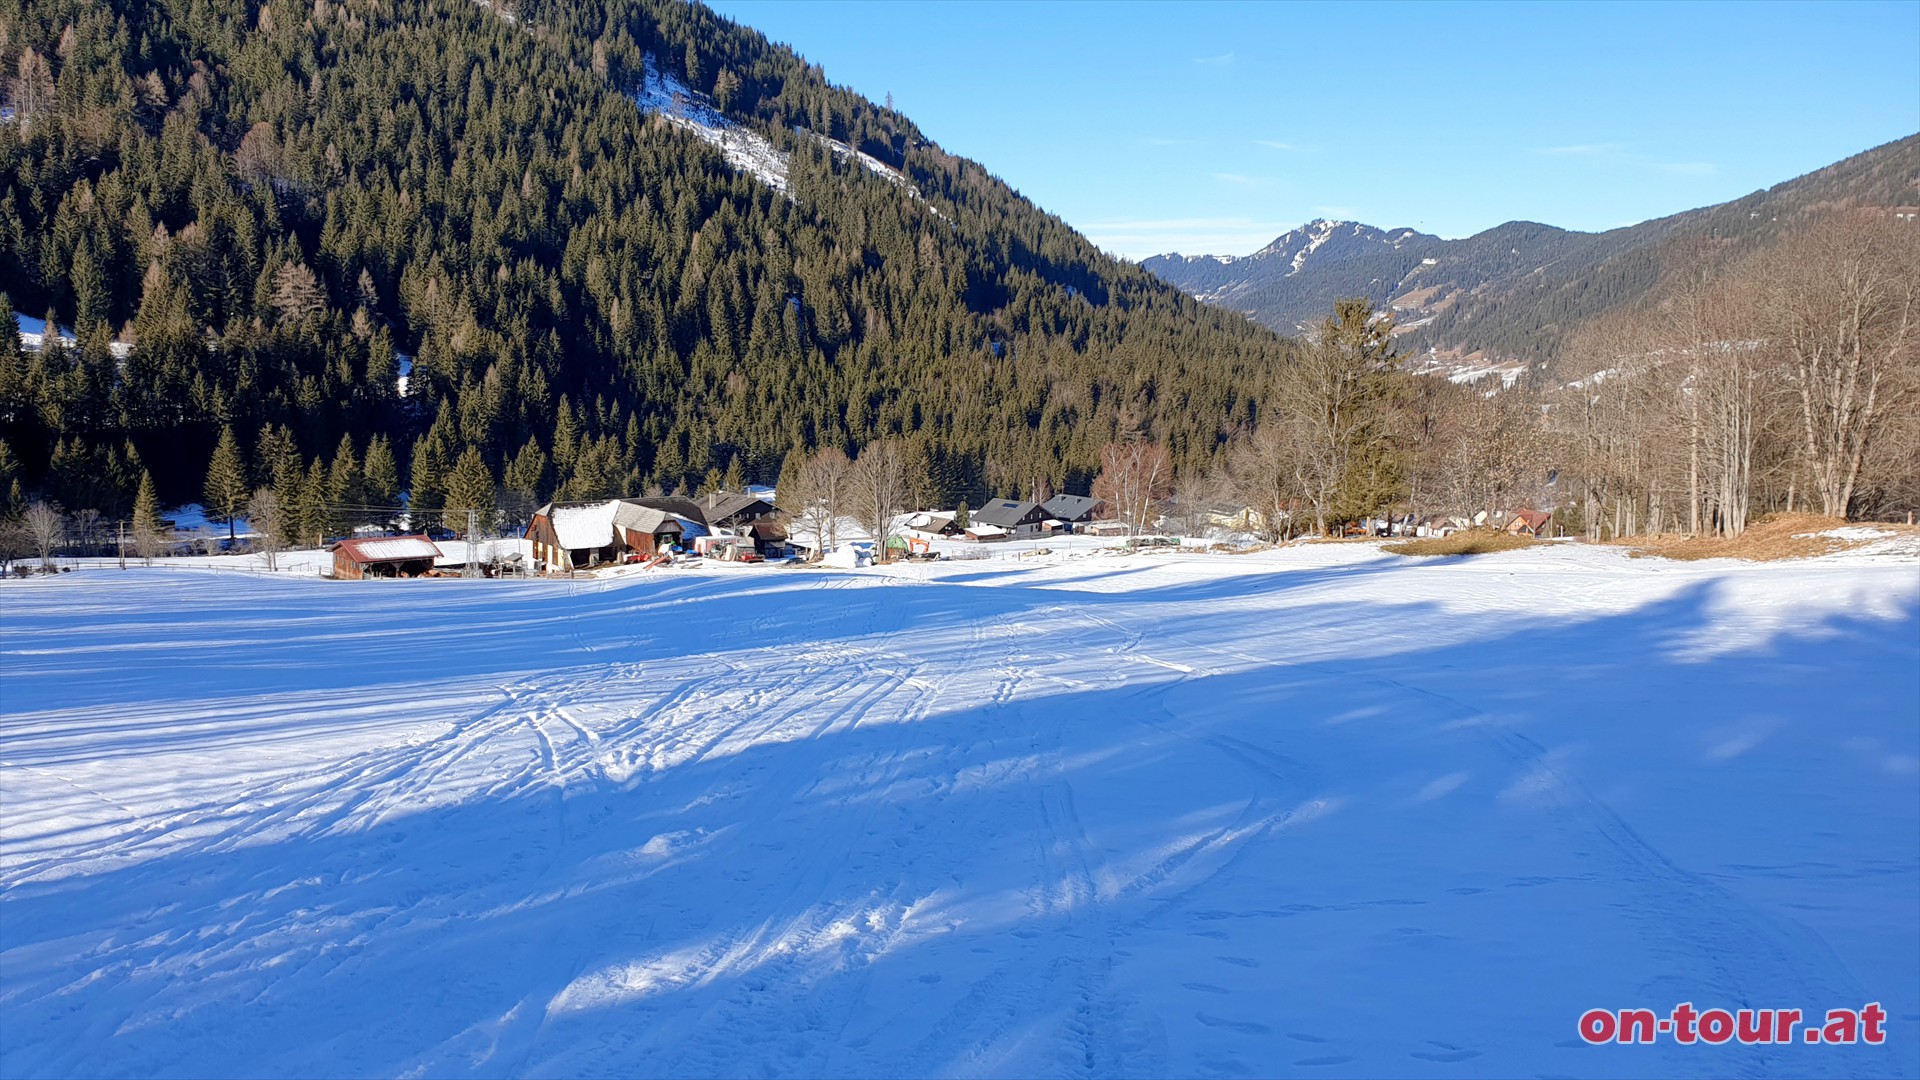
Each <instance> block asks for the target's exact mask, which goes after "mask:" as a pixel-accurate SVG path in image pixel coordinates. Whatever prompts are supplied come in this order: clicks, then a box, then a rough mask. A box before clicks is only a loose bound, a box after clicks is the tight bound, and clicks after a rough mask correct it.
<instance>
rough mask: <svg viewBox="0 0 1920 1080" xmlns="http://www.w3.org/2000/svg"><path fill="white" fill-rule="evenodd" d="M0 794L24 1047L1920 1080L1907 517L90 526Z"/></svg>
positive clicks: (49, 1070) (3, 670) (8, 1072)
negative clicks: (793, 534) (1832, 1033)
mask: <svg viewBox="0 0 1920 1080" xmlns="http://www.w3.org/2000/svg"><path fill="white" fill-rule="evenodd" d="M0 811H3V815H0V1014H3V1015H4V1020H0V1075H5V1076H9V1077H11V1076H120V1075H125V1076H180V1077H186V1076H278V1075H315V1076H318V1075H326V1076H362V1075H366V1076H373V1075H401V1076H415V1075H424V1076H502V1075H527V1076H600V1075H618V1076H626V1075H662V1076H720V1075H726V1076H822V1075H903V1074H904V1075H962V1076H973V1075H1045V1076H1072V1077H1081V1076H1105V1075H1165V1074H1173V1075H1193V1076H1272V1075H1308V1076H1322V1075H1324V1076H1349V1075H1367V1076H1380V1075H1399V1076H1405V1075H1426V1076H1459V1075H1481V1074H1492V1075H1503V1076H1511V1075H1533V1074H1553V1075H1573V1076H1602V1075H1605V1076H1625V1075H1633V1076H1668V1075H1683V1074H1713V1075H1740V1076H1767V1075H1776V1076H1811V1075H1835V1076H1843V1075H1844V1076H1877V1075H1916V1074H1920V918H1917V917H1916V912H1920V562H1916V561H1915V560H1914V559H1912V558H1910V557H1907V558H1902V557H1886V556H1880V557H1868V556H1851V557H1835V558H1829V559H1820V560H1808V561H1799V562H1789V563H1778V564H1766V565H1741V564H1733V563H1728V562H1720V561H1715V562H1695V563H1674V562H1667V561H1665V560H1660V559H1631V558H1628V557H1627V555H1626V553H1625V552H1622V551H1619V550H1616V549H1607V548H1593V547H1583V546H1569V545H1546V546H1542V547H1539V548H1535V549H1531V550H1527V551H1519V552H1511V553H1505V554H1499V555H1490V556H1483V557H1478V558H1473V559H1468V560H1424V561H1423V560H1418V559H1411V558H1402V557H1397V556H1390V555H1386V554H1383V553H1382V552H1381V551H1380V550H1379V549H1378V547H1377V546H1374V545H1370V544H1327V545H1310V546H1303V547H1295V548H1289V549H1284V550H1279V551H1274V552H1269V553H1262V554H1257V555H1246V556H1218V555H1215V556H1206V555H1194V554H1156V555H1150V556H1149V555H1140V556H1132V557H1120V556H1096V557H1081V558H1071V559H1060V560H1058V561H1055V562H1051V563H1045V562H1041V561H1035V562H1034V563H1033V564H1032V565H1021V564H1012V565H1009V564H1008V563H1005V562H1001V563H996V564H991V565H990V564H986V563H981V564H973V565H969V564H967V563H939V564H929V565H911V566H903V567H896V568H880V569H873V570H860V571H845V572H836V571H812V570H808V571H798V570H796V571H780V570H767V571H765V572H761V573H725V574H722V573H715V574H704V575H702V574H689V575H681V576H675V575H672V574H663V575H656V576H634V577H626V578H621V579H617V580H609V581H576V582H555V581H524V582H522V581H419V582H378V583H376V582H362V583H346V582H329V581H320V580H309V579H297V578H287V577H279V578H274V577H261V576H257V575H225V574H215V573H209V572H206V571H189V570H161V569H153V570H129V571H114V570H83V571H79V572H76V573H72V574H66V575H60V576H58V577H54V578H44V579H34V580H29V581H17V582H16V581H7V582H0ZM1683 1001H1690V1002H1693V1003H1694V1005H1695V1007H1696V1008H1697V1009H1707V1008H1712V1007H1717V1006H1726V1007H1729V1008H1737V1007H1741V1006H1749V1007H1758V1008H1770V1007H1780V1008H1799V1009H1802V1010H1805V1011H1806V1012H1808V1013H1809V1014H1818V1013H1820V1012H1823V1011H1824V1010H1826V1009H1828V1008H1830V1007H1841V1006H1847V1007H1855V1008H1857V1007H1859V1006H1861V1005H1863V1004H1865V1003H1867V1002H1870V1001H1879V1002H1881V1003H1883V1005H1884V1007H1885V1009H1886V1011H1887V1012H1888V1014H1889V1015H1890V1016H1891V1020H1890V1022H1889V1034H1888V1038H1887V1041H1886V1043H1885V1044H1884V1045H1882V1046H1878V1047H1864V1046H1859V1047H1849V1048H1841V1047H1810V1046H1804V1045H1794V1046H1790V1047H1768V1046H1751V1047H1743V1046H1739V1045H1737V1044H1733V1043H1729V1044H1727V1045H1723V1046H1705V1045H1693V1046H1679V1045H1675V1044H1674V1043H1673V1042H1672V1041H1671V1039H1668V1038H1662V1039H1661V1041H1660V1042H1659V1043H1656V1044H1655V1045H1652V1046H1634V1047H1621V1046H1607V1047H1590V1046H1587V1045H1585V1044H1584V1043H1582V1041H1581V1040H1580V1038H1579V1036H1578V1034H1577V1032H1576V1027H1575V1022H1576V1019H1577V1018H1578V1017H1579V1016H1580V1014H1581V1013H1582V1012H1583V1011H1584V1010H1586V1009H1588V1008H1592V1007H1606V1008H1613V1009H1620V1008H1634V1007H1646V1008H1651V1009H1653V1010H1655V1011H1657V1012H1660V1013H1663V1014H1664V1013H1665V1011H1666V1010H1668V1009H1669V1008H1671V1007H1672V1006H1673V1005H1675V1004H1677V1003H1679V1002H1683Z"/></svg>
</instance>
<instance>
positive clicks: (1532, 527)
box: [1506, 510, 1553, 536]
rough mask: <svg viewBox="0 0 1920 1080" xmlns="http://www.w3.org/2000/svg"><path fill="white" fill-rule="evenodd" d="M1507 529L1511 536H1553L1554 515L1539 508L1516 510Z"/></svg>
mask: <svg viewBox="0 0 1920 1080" xmlns="http://www.w3.org/2000/svg"><path fill="white" fill-rule="evenodd" d="M1506 531H1507V534H1508V535H1510V536H1552V535H1553V515H1551V514H1545V513H1541V512H1540V511H1538V510H1515V511H1514V512H1513V517H1512V518H1511V519H1510V520H1509V521H1508V522H1507V525H1506Z"/></svg>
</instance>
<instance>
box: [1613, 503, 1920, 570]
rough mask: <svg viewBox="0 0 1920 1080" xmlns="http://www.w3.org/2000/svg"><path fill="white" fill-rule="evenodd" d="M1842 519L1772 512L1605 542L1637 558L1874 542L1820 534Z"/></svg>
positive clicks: (1782, 555)
mask: <svg viewBox="0 0 1920 1080" xmlns="http://www.w3.org/2000/svg"><path fill="white" fill-rule="evenodd" d="M1846 525H1847V520H1846V519H1845V518H1837V517H1824V516H1822V515H1820V514H1773V515H1771V516H1768V517H1765V518H1762V519H1760V520H1759V521H1756V522H1755V523H1753V524H1752V525H1749V526H1748V527H1747V531H1746V532H1743V533H1741V534H1740V535H1739V536H1735V537H1719V536H1687V535H1685V534H1667V535H1662V536H1627V537H1621V538H1619V539H1616V540H1609V541H1607V542H1608V543H1610V544H1617V545H1619V546H1622V547H1626V548H1631V549H1632V553H1633V557H1634V558H1636V559H1639V558H1645V557H1647V556H1650V555H1657V556H1659V557H1660V558H1663V559H1685V560H1693V559H1746V560H1748V561H1750V562H1772V561H1774V560H1776V559H1810V558H1813V557H1815V556H1818V555H1832V554H1834V553H1835V552H1840V551H1850V550H1852V549H1853V548H1857V547H1863V546H1865V545H1867V544H1870V543H1873V542H1875V541H1874V540H1873V539H1855V538H1847V537H1839V536H1821V535H1819V534H1821V533H1824V532H1827V531H1828V530H1831V529H1839V528H1843V527H1845V526H1846ZM1859 527H1861V528H1871V529H1876V530H1882V531H1884V532H1887V533H1910V534H1913V533H1920V526H1913V525H1889V524H1885V523H1882V522H1877V521H1876V522H1868V523H1862V524H1861V525H1860V526H1859Z"/></svg>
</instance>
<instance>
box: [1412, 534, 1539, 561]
mask: <svg viewBox="0 0 1920 1080" xmlns="http://www.w3.org/2000/svg"><path fill="white" fill-rule="evenodd" d="M1539 542H1540V541H1538V540H1535V539H1534V538H1533V537H1531V536H1512V535H1509V534H1507V533H1503V532H1495V531H1494V530H1492V529H1469V530H1467V531H1465V532H1457V533H1454V534H1453V535H1452V536H1423V537H1421V538H1420V539H1418V540H1402V541H1400V542H1399V543H1397V544H1383V545H1381V548H1380V550H1382V551H1387V552H1391V553H1393V554H1395V555H1490V554H1492V553H1493V552H1496V551H1518V550H1520V549H1521V548H1530V547H1532V546H1534V545H1535V544H1537V543H1539Z"/></svg>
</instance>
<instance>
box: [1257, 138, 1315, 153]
mask: <svg viewBox="0 0 1920 1080" xmlns="http://www.w3.org/2000/svg"><path fill="white" fill-rule="evenodd" d="M1253 145H1255V146H1264V147H1266V148H1267V149H1269V150H1284V151H1286V152H1287V153H1290V154H1304V153H1308V152H1309V151H1311V150H1312V149H1313V148H1312V147H1310V146H1301V145H1300V144H1299V143H1290V142H1282V141H1280V140H1279V139H1255V140H1253Z"/></svg>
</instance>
